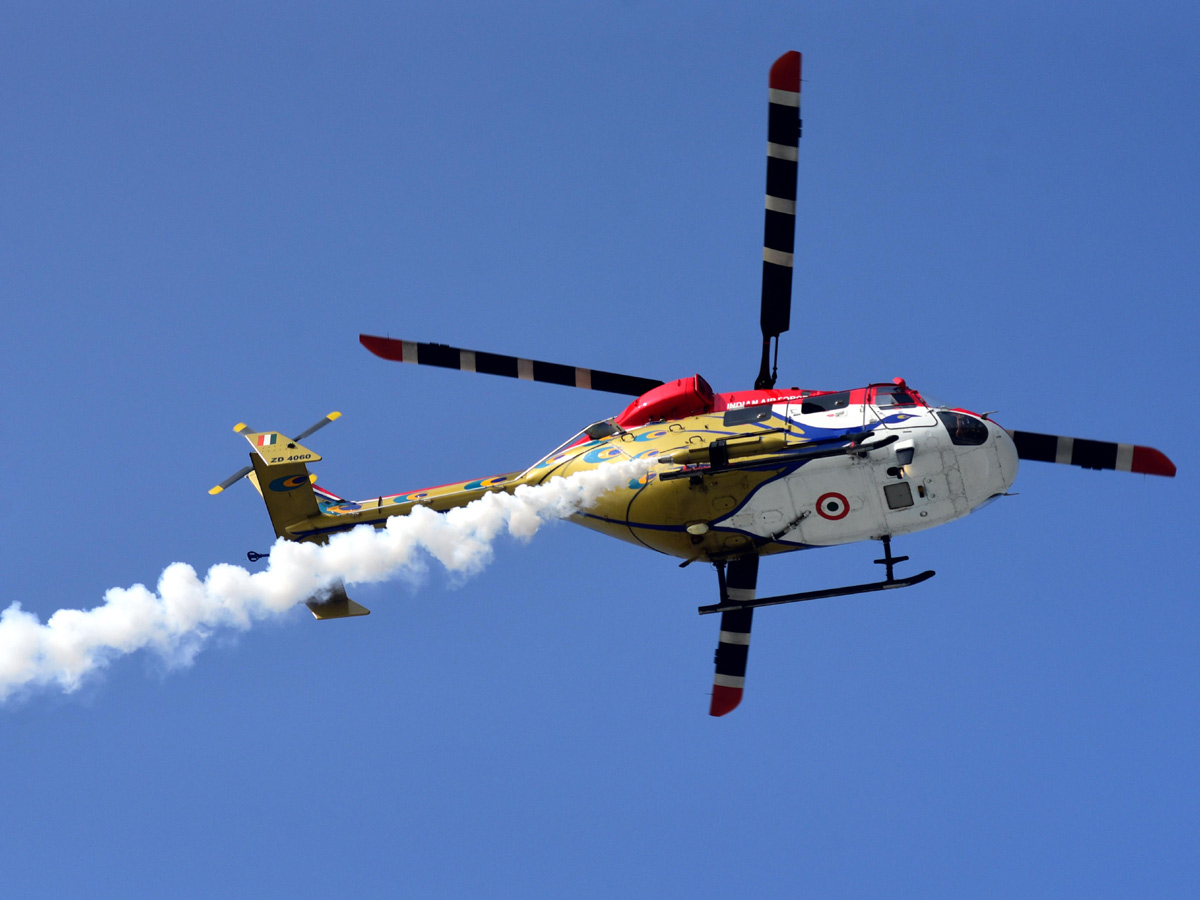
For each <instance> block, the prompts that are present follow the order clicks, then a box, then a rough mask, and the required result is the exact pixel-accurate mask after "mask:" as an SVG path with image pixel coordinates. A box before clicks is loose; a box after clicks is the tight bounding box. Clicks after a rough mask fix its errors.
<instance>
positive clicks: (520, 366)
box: [358, 334, 662, 397]
mask: <svg viewBox="0 0 1200 900" xmlns="http://www.w3.org/2000/svg"><path fill="white" fill-rule="evenodd" d="M358 340H359V343H361V344H362V345H363V346H364V347H366V348H367V349H368V350H370V351H371V352H372V353H374V354H375V355H376V356H379V357H382V358H383V359H390V360H392V361H394V362H405V363H416V364H418V365H422V366H440V367H441V368H443V369H458V370H460V371H463V372H483V373H484V374H486V375H504V376H506V377H508V378H520V379H522V380H524V381H542V382H546V383H549V384H562V385H566V386H567V387H577V388H586V389H589V390H593V391H607V392H609V393H612V394H627V395H630V396H633V397H640V396H641V395H642V394H644V393H646V391H649V390H651V389H652V388H656V387H658V386H659V385H660V384H662V382H661V381H657V380H655V379H652V378H637V377H635V376H633V375H620V374H617V373H616V372H601V371H600V370H599V369H583V368H580V367H579V366H564V365H560V364H559V363H548V362H542V361H541V360H537V359H521V358H519V357H516V356H504V355H502V354H499V353H484V352H483V351H481V350H463V349H461V348H459V347H451V346H449V345H447V344H422V343H418V342H416V341H399V340H396V339H394V338H385V337H376V336H375V335H370V334H360V335H359V336H358Z"/></svg>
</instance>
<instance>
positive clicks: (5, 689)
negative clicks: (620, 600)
mask: <svg viewBox="0 0 1200 900" xmlns="http://www.w3.org/2000/svg"><path fill="white" fill-rule="evenodd" d="M646 469H647V465H646V464H645V463H644V462H642V461H639V460H623V461H620V462H613V463H609V464H606V465H603V466H600V467H598V468H596V469H592V470H589V471H586V472H579V473H576V474H574V475H571V476H569V477H567V478H552V479H550V480H549V481H547V482H546V483H544V484H541V485H538V486H536V487H530V486H527V485H523V486H521V487H518V488H517V489H516V491H515V492H514V493H512V494H505V493H496V494H487V495H485V496H483V497H481V498H480V499H478V500H476V501H474V502H473V503H470V504H468V505H467V506H464V507H461V508H459V509H453V510H450V511H449V512H447V513H435V512H433V511H432V510H429V509H426V508H424V507H418V508H416V509H414V510H413V511H412V512H411V513H410V514H409V515H407V516H394V517H392V518H390V519H388V521H387V527H386V528H384V529H381V530H376V529H374V528H372V527H370V526H367V525H362V526H359V527H358V528H356V529H354V530H353V531H349V532H345V533H342V534H337V535H334V536H333V537H331V538H330V540H329V542H328V543H327V544H323V545H318V544H308V543H295V542H291V541H284V540H278V541H276V542H275V546H274V547H272V548H271V556H270V562H269V564H268V566H267V568H266V569H265V570H263V571H261V572H255V573H251V572H249V571H247V570H246V569H244V568H242V567H241V566H234V565H229V564H225V563H222V564H218V565H215V566H213V567H212V568H210V569H209V570H208V574H207V575H205V576H204V578H201V577H200V576H199V575H197V573H196V570H195V569H193V568H192V567H191V566H189V565H187V564H186V563H172V564H171V565H169V566H167V568H166V569H164V570H163V573H162V575H161V576H160V577H159V580H158V589H157V591H152V590H150V589H149V588H147V587H146V586H145V585H141V584H135V585H133V587H128V588H111V589H109V590H108V591H106V592H105V594H104V603H103V604H101V605H100V606H96V607H93V608H92V609H86V610H85V609H60V610H58V611H57V612H56V613H54V614H53V615H51V616H50V618H49V619H48V620H47V621H46V622H45V624H43V623H41V622H40V621H39V620H38V618H37V616H35V615H34V614H32V613H29V612H26V611H25V610H23V609H21V605H20V603H13V604H12V605H11V606H9V607H8V609H6V610H4V611H3V612H2V613H0V700H3V699H5V698H8V697H9V696H11V695H12V694H13V692H14V691H20V690H21V689H23V688H32V687H37V686H45V685H57V686H59V687H60V688H62V690H64V691H67V692H70V691H73V690H75V689H76V688H78V687H79V686H80V684H81V683H82V682H83V680H84V679H85V678H86V677H87V676H88V675H89V674H90V673H92V672H94V671H95V670H96V669H98V668H102V667H103V666H105V665H106V664H107V663H109V662H110V661H111V660H113V659H115V658H117V657H120V656H124V655H126V654H129V653H133V652H134V651H137V650H142V649H149V650H153V651H155V652H157V653H159V654H161V655H162V657H163V658H164V659H166V660H167V661H168V662H169V663H170V664H173V665H186V664H187V663H189V662H191V660H192V658H193V657H194V656H195V655H196V653H197V652H199V650H200V649H201V647H202V646H203V644H204V642H205V640H206V639H207V638H208V637H209V635H211V634H212V633H213V632H214V631H217V630H218V629H222V628H232V629H241V630H244V629H247V628H249V627H250V626H251V625H252V624H253V623H254V622H255V621H257V620H260V619H265V618H268V617H270V616H277V615H279V614H281V613H285V612H287V611H288V610H290V609H291V608H292V607H293V606H295V605H296V604H298V603H302V602H304V601H305V600H307V599H308V598H310V597H311V596H313V595H314V594H315V593H317V592H318V591H320V590H322V589H323V588H326V587H328V586H329V585H331V584H332V583H334V582H335V581H336V580H337V579H339V578H340V579H342V580H343V581H344V582H346V583H347V584H355V583H359V584H362V583H365V582H379V581H385V580H387V579H389V578H394V577H396V576H398V575H404V574H412V573H414V572H416V571H418V570H419V569H420V568H422V567H423V565H424V560H425V558H426V557H428V556H432V557H433V558H434V559H436V560H437V561H438V562H439V563H441V564H442V565H443V566H445V567H446V568H447V569H448V570H450V571H451V572H456V573H462V574H471V573H474V572H477V571H479V570H480V569H482V568H483V567H484V566H485V565H486V564H487V563H488V561H489V560H490V559H491V555H492V545H493V543H494V541H495V539H496V538H497V537H498V536H499V535H500V534H501V533H504V532H507V533H508V534H511V535H513V536H515V537H518V538H522V539H528V538H530V537H532V536H533V535H534V534H535V533H536V532H537V530H538V528H540V527H541V525H542V523H544V522H546V521H548V520H551V519H557V518H563V517H565V516H569V515H571V514H572V513H574V512H576V511H578V510H581V509H586V508H587V507H588V506H590V505H591V504H592V503H594V502H595V501H596V499H597V498H599V497H600V496H601V495H602V494H604V493H605V492H607V491H609V490H612V489H613V488H615V487H619V486H621V485H624V484H628V483H629V481H630V480H631V479H634V478H638V477H640V476H641V475H642V474H644V473H645V471H646Z"/></svg>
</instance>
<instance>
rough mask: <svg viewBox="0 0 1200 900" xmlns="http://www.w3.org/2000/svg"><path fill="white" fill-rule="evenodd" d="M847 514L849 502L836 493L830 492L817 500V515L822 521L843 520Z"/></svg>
mask: <svg viewBox="0 0 1200 900" xmlns="http://www.w3.org/2000/svg"><path fill="white" fill-rule="evenodd" d="M848 512H850V504H849V502H847V500H846V498H845V497H843V496H842V495H841V494H839V493H837V492H836V491H830V492H829V493H828V494H822V495H821V496H820V497H818V498H817V515H819V516H820V517H821V518H823V519H834V520H837V519H844V518H846V513H848Z"/></svg>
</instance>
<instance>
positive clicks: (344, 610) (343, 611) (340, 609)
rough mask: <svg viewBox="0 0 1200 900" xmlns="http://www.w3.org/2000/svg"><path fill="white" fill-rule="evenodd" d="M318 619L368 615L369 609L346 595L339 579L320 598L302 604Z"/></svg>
mask: <svg viewBox="0 0 1200 900" xmlns="http://www.w3.org/2000/svg"><path fill="white" fill-rule="evenodd" d="M304 605H305V606H307V607H308V608H309V610H310V611H311V612H312V614H313V615H314V616H315V617H316V618H318V619H348V618H350V617H351V616H369V615H370V614H371V611H370V610H369V609H367V608H366V607H365V606H361V605H359V604H358V603H355V602H354V601H353V600H351V599H350V598H349V597H347V596H346V588H345V587H344V586H343V585H342V583H341V582H340V581H339V582H337V583H336V584H335V585H334V586H333V588H332V590H330V591H329V593H328V594H327V595H322V599H320V600H318V599H315V598H314V599H312V600H308V601H306V602H305V604H304Z"/></svg>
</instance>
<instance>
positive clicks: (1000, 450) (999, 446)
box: [987, 422, 1018, 494]
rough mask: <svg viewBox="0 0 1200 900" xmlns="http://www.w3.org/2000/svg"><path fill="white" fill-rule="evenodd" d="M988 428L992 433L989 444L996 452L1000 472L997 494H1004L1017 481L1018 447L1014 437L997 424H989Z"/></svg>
mask: <svg viewBox="0 0 1200 900" xmlns="http://www.w3.org/2000/svg"><path fill="white" fill-rule="evenodd" d="M987 426H988V431H990V432H991V435H990V437H991V440H989V441H988V443H989V444H991V445H992V447H993V449H994V450H995V454H996V465H997V467H998V470H999V472H998V475H999V480H998V481H997V482H996V491H995V493H997V494H1003V493H1006V492H1007V491H1008V489H1009V488H1010V487H1012V483H1013V482H1014V481H1016V480H1017V466H1018V462H1017V445H1016V444H1015V443H1014V442H1013V439H1012V435H1010V434H1009V433H1008V432H1007V431H1005V430H1004V429H1003V428H1001V427H1000V426H999V425H997V424H996V423H995V422H988V423H987Z"/></svg>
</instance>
